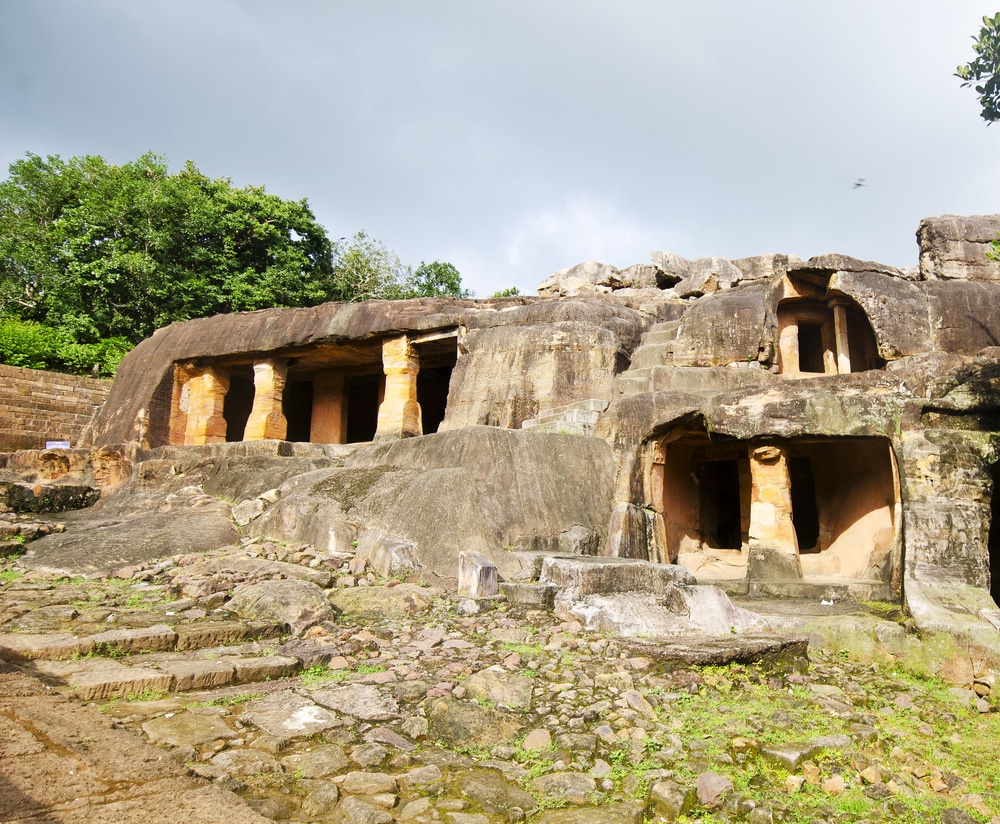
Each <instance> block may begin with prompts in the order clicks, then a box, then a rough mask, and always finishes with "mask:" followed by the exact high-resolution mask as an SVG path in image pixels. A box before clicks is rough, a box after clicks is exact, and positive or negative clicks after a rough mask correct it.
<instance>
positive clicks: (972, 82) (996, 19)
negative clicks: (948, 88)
mask: <svg viewBox="0 0 1000 824" xmlns="http://www.w3.org/2000/svg"><path fill="white" fill-rule="evenodd" d="M972 39H973V40H974V41H975V43H974V45H973V47H972V48H973V49H974V50H975V52H976V57H975V59H973V60H970V61H969V62H968V63H967V64H966V65H964V66H959V67H958V70H957V71H956V72H955V74H956V76H958V77H960V78H961V79H962V81H963V82H962V86H974V87H975V90H976V94H978V95H979V102H980V104H981V105H982V112H981V113H980V115H981V116H982V118H983V120H985V121H986V122H987V124H990V123H994V122H996V121H997V120H1000V12H998V13H997V14H996V15H994V16H993V17H989V16H986V17H983V27H982V28H981V29H980V31H979V37H976V36H975V35H973V37H972Z"/></svg>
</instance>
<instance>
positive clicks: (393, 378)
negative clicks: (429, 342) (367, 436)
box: [375, 335, 423, 440]
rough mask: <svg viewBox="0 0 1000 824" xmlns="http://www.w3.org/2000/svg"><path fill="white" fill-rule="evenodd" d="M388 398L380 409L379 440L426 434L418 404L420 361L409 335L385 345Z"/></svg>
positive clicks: (383, 362) (386, 394) (387, 342)
mask: <svg viewBox="0 0 1000 824" xmlns="http://www.w3.org/2000/svg"><path fill="white" fill-rule="evenodd" d="M382 369H383V371H384V372H385V397H384V398H383V399H382V404H381V406H379V408H378V429H377V430H376V432H375V439H376V440H385V439H395V438H409V437H413V436H415V435H421V434H423V426H422V424H421V420H420V404H419V403H417V373H418V372H420V358H419V357H418V355H417V351H416V349H414V347H413V344H412V343H411V342H410V340H409V338H407V337H406V336H405V335H403V336H401V337H398V338H388V339H386V340H385V341H383V342H382Z"/></svg>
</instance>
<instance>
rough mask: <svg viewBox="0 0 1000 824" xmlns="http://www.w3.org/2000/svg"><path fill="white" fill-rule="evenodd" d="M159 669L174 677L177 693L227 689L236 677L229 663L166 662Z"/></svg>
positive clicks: (234, 668) (234, 670)
mask: <svg viewBox="0 0 1000 824" xmlns="http://www.w3.org/2000/svg"><path fill="white" fill-rule="evenodd" d="M158 667H159V669H161V670H163V671H164V672H166V673H169V674H170V675H171V676H173V678H174V691H176V692H187V691H188V690H208V689H214V688H215V687H225V686H228V685H229V684H231V683H233V680H234V679H235V677H236V667H235V666H233V664H232V663H231V662H229V661H217V660H216V661H164V662H162V663H160V664H159V665H158Z"/></svg>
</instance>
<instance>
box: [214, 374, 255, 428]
mask: <svg viewBox="0 0 1000 824" xmlns="http://www.w3.org/2000/svg"><path fill="white" fill-rule="evenodd" d="M253 397H254V385H253V367H252V366H250V365H249V364H241V365H238V366H232V367H230V369H229V390H228V391H227V392H226V397H225V399H224V400H223V402H222V417H223V418H225V420H226V440H227V441H230V442H232V441H242V440H243V433H244V432H246V428H247V421H248V420H249V419H250V412H251V410H252V409H253Z"/></svg>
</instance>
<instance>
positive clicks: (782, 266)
mask: <svg viewBox="0 0 1000 824" xmlns="http://www.w3.org/2000/svg"><path fill="white" fill-rule="evenodd" d="M803 262H804V261H803V260H802V259H801V258H798V257H796V256H795V255H776V254H766V255H755V256H753V257H745V258H734V259H733V260H732V264H733V266H735V267H736V268H737V269H739V270H740V271H741V272H742V273H743V278H742V279H743V280H744V281H747V280H768V281H769V280H773V279H774V278H775V277H780V276H781V275H784V274H785V273H786V272H788V270H789V269H793V268H795V267H797V266H800V265H801V264H802V263H803Z"/></svg>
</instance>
